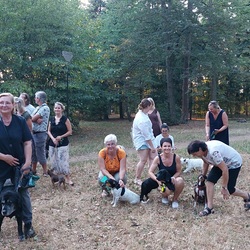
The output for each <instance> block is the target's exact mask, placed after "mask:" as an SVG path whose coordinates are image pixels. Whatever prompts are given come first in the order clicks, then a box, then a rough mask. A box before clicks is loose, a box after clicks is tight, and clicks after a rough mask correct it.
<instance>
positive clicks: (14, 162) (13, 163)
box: [0, 153, 19, 167]
mask: <svg viewBox="0 0 250 250" xmlns="http://www.w3.org/2000/svg"><path fill="white" fill-rule="evenodd" d="M0 160H2V161H5V162H6V163H7V164H8V165H10V166H12V167H15V166H17V165H19V160H18V159H17V158H15V157H14V156H12V155H9V154H2V153H0Z"/></svg>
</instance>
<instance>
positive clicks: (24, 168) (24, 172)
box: [21, 164, 31, 175]
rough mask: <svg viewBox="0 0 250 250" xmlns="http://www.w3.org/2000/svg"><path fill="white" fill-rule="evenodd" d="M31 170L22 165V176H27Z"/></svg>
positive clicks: (27, 166)
mask: <svg viewBox="0 0 250 250" xmlns="http://www.w3.org/2000/svg"><path fill="white" fill-rule="evenodd" d="M30 170H31V167H30V166H29V165H26V164H23V166H22V168H21V171H22V173H23V174H24V175H26V174H28V173H29V172H30Z"/></svg>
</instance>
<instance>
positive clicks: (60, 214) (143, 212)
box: [0, 120, 250, 250]
mask: <svg viewBox="0 0 250 250" xmlns="http://www.w3.org/2000/svg"><path fill="white" fill-rule="evenodd" d="M229 123H230V142H231V145H232V146H234V147H235V148H236V149H237V150H238V151H239V152H240V153H241V154H242V156H243V159H244V164H243V167H242V170H241V173H240V176H239V180H238V185H237V186H238V187H239V188H241V189H243V190H247V189H248V190H249V191H250V186H249V183H250V175H249V169H248V166H249V161H250V159H249V153H250V148H249V125H248V123H237V122H236V121H230V122H229ZM131 126H132V123H130V122H128V121H126V120H124V121H121V120H111V121H103V122H81V124H80V131H78V132H77V133H76V132H75V133H74V135H73V136H72V137H71V138H70V141H71V148H70V155H71V159H70V161H71V172H72V179H73V181H74V182H75V186H74V187H72V188H71V187H67V189H66V191H63V190H60V189H57V188H55V189H53V188H52V185H51V182H50V179H49V178H45V177H41V179H40V180H39V181H38V182H37V186H36V187H35V188H33V189H31V190H30V192H31V198H32V205H33V217H34V219H33V224H34V228H35V230H36V232H37V236H36V237H35V238H34V239H31V240H27V241H25V242H22V243H19V242H18V241H17V228H16V222H15V220H14V219H11V220H8V219H5V221H4V223H3V226H2V232H1V233H0V249H1V250H2V249H4V250H5V249H6V250H7V249H8V250H9V249H18V250H19V249H21V250H22V249H25V250H27V249H28V250H29V249H30V250H31V249H32V250H35V249H36V250H40V249H41V250H50V249H51V250H52V249H89V250H92V249H101V250H109V249H121V250H126V249H129V250H134V249H136V250H140V249H150V250H151V249H154V250H158V249H159V250H160V249H177V250H178V249H192V250H195V249H199V250H200V249H221V250H222V249H223V250H224V249H226V250H227V249H228V250H229V249H241V250H244V249H248V248H249V235H250V211H249V212H246V211H245V210H244V208H243V202H242V201H241V199H239V198H235V197H231V198H230V199H229V200H228V201H224V200H223V199H222V197H221V195H220V182H219V183H218V185H217V188H216V191H215V192H216V194H215V214H214V215H211V216H209V217H206V218H200V217H199V216H198V215H197V212H198V211H199V210H201V209H202V207H201V206H199V207H198V210H197V211H194V210H193V208H192V205H193V200H192V194H193V184H194V183H195V181H196V177H197V175H198V172H192V173H187V174H183V178H184V180H185V188H184V191H183V193H182V195H181V197H180V208H179V209H178V210H173V209H172V208H171V207H170V206H164V205H162V204H161V200H160V195H159V193H158V192H157V191H156V190H153V191H152V192H151V194H150V198H151V202H150V203H148V204H138V205H134V206H132V205H130V204H127V203H122V202H119V204H118V206H117V207H116V208H113V207H112V206H111V205H110V201H111V198H106V199H102V198H100V193H101V192H100V189H99V187H98V185H97V174H98V171H99V169H98V166H97V154H98V151H99V150H100V149H101V148H102V147H103V139H104V137H105V136H106V135H107V134H109V133H114V134H116V135H117V137H118V143H119V144H121V145H124V146H125V148H126V150H127V152H128V158H127V159H128V177H129V180H128V185H127V186H128V187H129V188H130V189H131V190H133V191H135V192H137V193H140V189H139V188H138V186H136V185H134V184H133V178H134V174H135V166H136V164H137V161H138V158H137V154H136V151H135V149H134V148H133V146H132V140H131V136H130V131H131ZM170 134H172V135H173V136H174V139H175V145H176V147H177V151H176V153H177V154H179V155H180V156H184V157H186V156H188V155H187V152H186V147H187V145H188V143H189V142H190V141H191V140H194V139H204V137H205V135H204V121H192V122H189V123H188V124H185V125H179V126H173V127H171V128H170ZM38 171H40V173H41V172H42V170H41V167H40V168H38ZM144 177H147V171H146V169H145V171H144Z"/></svg>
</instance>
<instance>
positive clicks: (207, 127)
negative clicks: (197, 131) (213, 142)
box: [205, 111, 210, 141]
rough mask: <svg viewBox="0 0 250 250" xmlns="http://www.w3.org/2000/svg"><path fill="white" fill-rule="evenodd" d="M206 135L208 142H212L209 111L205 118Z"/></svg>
mask: <svg viewBox="0 0 250 250" xmlns="http://www.w3.org/2000/svg"><path fill="white" fill-rule="evenodd" d="M205 133H206V141H209V140H210V119H209V111H207V113H206V116H205Z"/></svg>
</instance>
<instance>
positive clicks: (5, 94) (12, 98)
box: [0, 92, 14, 114]
mask: <svg viewBox="0 0 250 250" xmlns="http://www.w3.org/2000/svg"><path fill="white" fill-rule="evenodd" d="M4 96H7V97H10V101H11V103H12V104H14V96H13V95H12V94H11V93H8V92H6V93H1V94H0V98H1V97H4ZM12 114H14V107H13V110H12Z"/></svg>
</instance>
